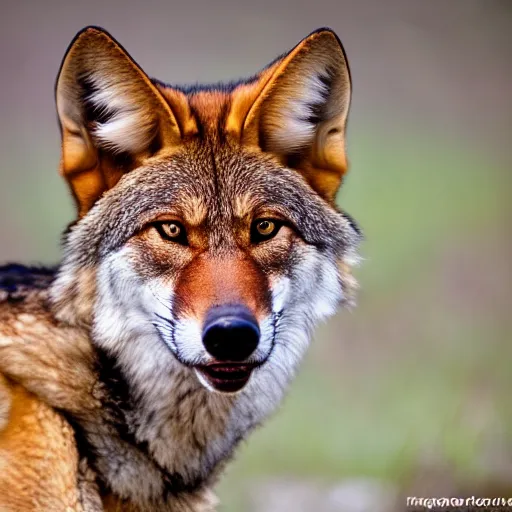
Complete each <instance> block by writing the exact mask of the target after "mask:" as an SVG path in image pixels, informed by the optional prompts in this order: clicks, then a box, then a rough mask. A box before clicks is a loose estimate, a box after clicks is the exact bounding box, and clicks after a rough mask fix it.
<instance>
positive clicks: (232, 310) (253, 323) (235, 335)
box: [203, 305, 260, 362]
mask: <svg viewBox="0 0 512 512" xmlns="http://www.w3.org/2000/svg"><path fill="white" fill-rule="evenodd" d="M259 339H260V329H259V326H258V322H257V320H256V318H255V317H254V315H253V314H252V313H251V312H250V311H249V310H248V309H247V308H246V307H245V306H241V305H229V306H216V307H214V308H212V309H210V311H209V312H208V314H207V316H206V321H205V323H204V328H203V344H204V347H205V349H206V350H207V352H208V353H209V354H210V355H211V356H213V357H214V358H215V359H216V360H217V361H232V362H240V361H245V360H246V359H247V358H248V357H249V356H250V355H251V354H252V353H253V352H254V351H255V350H256V347H257V346H258V342H259Z"/></svg>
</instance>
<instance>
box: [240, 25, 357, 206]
mask: <svg viewBox="0 0 512 512" xmlns="http://www.w3.org/2000/svg"><path fill="white" fill-rule="evenodd" d="M350 93H351V83H350V72H349V68H348V64H347V59H346V57H345V53H344V50H343V47H342V45H341V43H340V41H339V39H338V37H337V36H336V34H335V33H334V32H333V31H332V30H330V29H320V30H317V31H316V32H314V33H312V34H311V35H309V36H308V37H306V38H305V39H303V40H302V41H301V42H300V43H299V44H298V45H297V46H296V47H295V48H294V49H293V50H292V51H291V52H289V53H288V54H287V55H285V56H284V57H282V58H281V59H279V60H278V61H277V62H275V63H273V64H271V65H270V66H269V67H268V68H267V69H266V70H264V71H263V72H262V73H261V74H260V75H259V77H258V79H257V81H256V82H255V83H254V84H252V86H251V87H247V88H245V91H244V93H243V95H242V96H239V97H238V98H237V97H236V94H235V98H234V110H236V109H238V115H240V113H242V115H245V118H244V121H243V124H242V126H241V131H242V133H241V136H242V140H243V142H244V143H246V144H254V145H258V146H259V147H260V148H261V149H262V150H263V151H265V152H268V153H272V154H274V155H276V156H278V157H279V158H280V160H281V161H282V163H283V164H284V165H287V166H288V167H291V168H294V169H297V170H298V171H299V172H301V174H303V176H304V177H305V178H306V180H307V181H308V182H309V184H310V185H311V186H312V188H313V189H314V190H315V191H316V192H317V193H318V194H320V195H321V196H322V197H324V198H325V199H326V200H327V201H330V202H332V201H334V198H335V195H336V192H337V190H338V188H339V186H340V184H341V179H342V177H343V175H344V174H345V172H346V170H347V159H346V154H345V127H346V122H347V116H348V110H349V105H350ZM251 95H252V96H253V97H252V98H251V99H250V101H248V98H250V96H251ZM248 103H250V105H249V106H248ZM244 110H245V112H244ZM232 111H233V110H232Z"/></svg>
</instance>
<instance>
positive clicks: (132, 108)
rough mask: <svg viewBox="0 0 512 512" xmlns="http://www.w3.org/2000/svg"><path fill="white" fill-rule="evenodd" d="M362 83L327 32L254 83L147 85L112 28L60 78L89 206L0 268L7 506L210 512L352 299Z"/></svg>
mask: <svg viewBox="0 0 512 512" xmlns="http://www.w3.org/2000/svg"><path fill="white" fill-rule="evenodd" d="M350 96H351V78H350V72H349V67H348V63H347V58H346V56H345V52H344V50H343V47H342V45H341V43H340V41H339V39H338V37H337V36H336V34H335V33H334V32H333V31H332V30H330V29H327V28H322V29H319V30H317V31H315V32H313V33H311V34H310V35H309V36H307V37H306V38H305V39H303V40H302V41H301V42H300V43H299V44H298V45H297V46H295V47H294V48H293V49H292V50H291V51H289V52H287V53H286V54H284V55H282V56H280V57H279V58H277V59H276V60H274V61H273V62H272V63H271V64H270V65H268V66H267V67H266V68H264V69H263V70H262V71H260V72H259V73H257V74H256V75H254V76H253V77H251V78H248V79H246V80H241V81H237V82H229V83H222V84H213V85H194V86H191V87H183V86H171V85H168V84H165V83H163V82H161V81H158V80H154V79H150V78H149V77H148V76H147V75H146V74H145V73H144V72H143V71H142V69H141V68H140V67H139V66H138V65H137V64H136V63H135V61H134V60H133V59H132V58H131V57H130V56H129V54H128V53H127V52H126V50H124V48H123V47H122V46H121V45H120V44H119V43H118V42H117V41H116V40H115V39H114V38H113V37H112V36H111V35H109V34H108V33H107V32H106V31H105V30H103V29H101V28H98V27H87V28H85V29H84V30H82V31H81V32H79V33H78V34H77V36H76V37H75V39H74V40H73V42H72V43H71V45H70V47H69V48H68V51H67V53H66V55H65V57H64V60H63V62H62V65H61V68H60V71H59V75H58V78H57V82H56V93H55V97H56V106H57V112H58V120H59V125H60V131H61V135H62V156H61V163H60V173H61V174H62V176H63V177H64V178H65V180H66V181H67V183H68V185H69V188H70V191H71V193H72V195H73V198H74V200H75V203H76V209H77V215H76V219H75V221H74V222H72V223H71V224H70V225H69V227H68V229H67V230H66V232H65V233H64V235H63V253H62V259H61V262H60V264H59V265H58V266H57V267H55V268H31V267H24V266H21V265H16V264H11V265H7V266H4V267H2V268H1V269H0V468H1V471H0V509H1V510H2V511H12V512H14V511H16V512H19V511H84V512H97V511H103V510H105V511H117V510H122V511H129V512H144V511H172V512H212V511H214V510H215V509H216V506H217V499H216V497H215V495H214V493H213V490H212V489H213V486H214V484H215V482H216V481H217V479H218V478H219V475H220V474H221V472H222V469H223V468H224V466H225V465H226V463H227V461H229V459H230V458H231V457H232V456H233V453H234V451H235V448H236V447H237V445H238V444H239V443H240V441H241V440H243V439H245V438H246V437H247V436H248V434H249V433H250V432H251V431H252V430H253V429H254V428H255V427H257V426H258V425H260V424H261V423H262V422H263V421H264V419H265V418H267V417H268V416H269V414H271V413H272V412H273V411H274V410H275V409H276V407H277V406H278V404H279V403H280V401H281V399H282V397H283V395H284V393H285V391H286V389H287V388H288V385H289V383H290V381H291V380H292V378H293V376H294V375H295V373H296V370H297V367H298V365H299V363H300V361H301V359H302V357H303V354H304V352H305V350H306V348H307V346H308V343H309V340H310V338H311V335H312V331H313V328H314V326H315V325H316V324H317V322H318V321H319V320H321V319H323V318H326V317H328V316H329V315H332V314H333V313H334V312H335V311H336V310H337V308H338V307H339V306H343V305H345V306H346V305H351V304H352V303H353V301H354V292H355V290H356V282H355V279H354V277H353V275H352V272H351V269H352V267H353V266H354V265H355V264H356V263H357V248H358V244H359V242H360V240H361V236H362V235H361V232H360V230H359V228H358V227H357V225H356V223H355V221H354V220H353V219H352V218H351V217H350V216H349V215H348V214H347V213H345V212H344V211H342V210H341V209H340V208H339V207H337V206H336V203H335V198H336V193H337V191H338V189H339V187H340V185H341V182H342V179H343V177H344V175H345V173H346V171H347V157H346V151H345V140H346V123H347V116H348V111H349V105H350Z"/></svg>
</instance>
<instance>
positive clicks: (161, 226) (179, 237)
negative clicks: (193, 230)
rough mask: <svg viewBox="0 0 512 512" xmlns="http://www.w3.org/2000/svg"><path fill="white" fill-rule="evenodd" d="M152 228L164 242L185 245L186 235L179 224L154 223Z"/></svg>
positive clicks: (173, 222) (174, 222)
mask: <svg viewBox="0 0 512 512" xmlns="http://www.w3.org/2000/svg"><path fill="white" fill-rule="evenodd" d="M154 226H155V228H156V230H157V231H158V234H159V235H160V236H161V237H162V238H163V239H164V240H169V241H171V242H177V243H179V244H182V245H187V243H188V242H187V233H186V231H185V228H184V227H183V226H182V225H181V224H180V223H179V222H176V221H172V222H156V223H155V224H154Z"/></svg>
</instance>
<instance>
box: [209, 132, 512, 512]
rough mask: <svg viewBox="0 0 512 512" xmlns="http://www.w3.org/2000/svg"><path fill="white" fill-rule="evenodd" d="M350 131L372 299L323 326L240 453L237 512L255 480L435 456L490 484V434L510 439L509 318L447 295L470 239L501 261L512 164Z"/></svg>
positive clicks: (371, 469) (328, 476) (363, 272)
mask: <svg viewBox="0 0 512 512" xmlns="http://www.w3.org/2000/svg"><path fill="white" fill-rule="evenodd" d="M409 133H413V135H412V136H411V135H407V134H409ZM404 134H405V135H404ZM351 140H353V144H351V145H350V146H349V155H350V156H351V158H352V169H351V172H350V174H349V177H348V179H347V180H346V183H345V185H344V188H343V190H342V193H341V196H340V198H339V204H340V205H341V206H342V207H343V208H344V209H346V210H347V211H348V212H349V213H351V214H352V215H353V216H354V217H355V218H356V219H357V220H358V221H359V223H360V224H361V226H362V227H363V230H364V232H365V235H366V238H367V240H366V242H365V243H364V245H363V247H362V253H363V256H364V258H365V261H364V263H363V265H362V266H361V268H360V269H358V270H357V275H358V277H359V280H360V283H361V287H362V290H361V301H360V302H361V303H360V305H359V307H358V308H357V309H356V310H355V311H354V312H352V313H349V312H342V313H340V314H339V315H338V317H337V319H336V320H334V321H331V322H330V323H329V324H328V325H327V326H326V327H324V328H323V329H321V331H320V333H319V334H318V336H317V338H319V339H318V340H316V342H315V343H314V346H313V347H312V352H311V354H310V355H309V357H308V359H307V361H306V363H305V365H304V366H303V368H302V370H301V372H300V373H299V375H298V378H297V380H296V382H295V383H294V384H293V386H292V389H291V392H290V395H289V397H288V399H287V400H286V401H285V404H284V406H283V407H282V410H281V411H280V412H278V413H277V415H276V416H275V417H274V418H273V419H271V420H270V421H269V422H268V423H267V424H266V425H264V426H263V428H262V429H261V430H259V431H258V432H256V433H255V434H254V435H253V436H251V438H250V439H249V442H248V443H247V444H246V445H245V446H244V447H243V448H242V449H241V450H240V452H239V456H238V458H237V460H236V462H235V463H234V464H233V465H231V466H230V467H229V469H228V472H227V475H226V476H225V477H224V479H223V480H222V482H221V484H220V486H219V492H220V496H221V499H222V503H223V506H222V508H221V510H222V511H224V512H235V511H240V510H246V509H247V501H246V499H247V495H248V494H249V493H250V489H251V487H252V486H253V484H254V483H255V482H257V481H258V480H261V479H271V478H272V476H282V475H286V476H299V477H309V478H312V479H319V478H320V479H325V480H328V481H331V480H332V481H335V480H339V479H341V478H343V477H349V476H350V477H352V476H367V477H377V478H380V479H383V480H384V481H391V482H394V483H396V484H398V485H399V486H402V487H403V486H407V485H408V484H409V483H410V482H411V481H412V480H414V475H415V474H417V473H418V472H421V470H422V466H424V465H427V466H428V465H434V466H439V471H440V477H439V478H440V479H442V478H443V477H444V475H443V473H442V472H443V471H447V470H448V472H449V473H450V478H453V479H454V480H456V481H457V482H460V483H461V484H463V483H464V482H467V481H478V479H479V478H483V477H486V476H487V474H486V473H487V471H488V468H486V467H483V465H482V458H483V456H484V455H485V450H486V449H487V446H488V444H489V439H492V438H493V436H494V435H495V434H496V433H498V434H501V433H502V431H503V429H505V430H506V431H507V432H508V435H509V436H510V433H511V423H510V422H511V419H512V418H511V416H510V414H509V410H510V409H509V407H508V398H507V391H506V390H507V388H506V387H505V385H506V383H508V384H509V383H510V372H509V364H508V361H510V360H511V357H512V344H511V343H508V341H510V340H511V339H512V336H511V335H512V330H511V329H510V322H509V321H508V315H502V316H501V317H499V318H497V317H496V316H495V315H493V309H492V304H491V305H485V304H484V307H483V310H482V311H481V314H476V313H478V311H479V309H482V308H480V304H478V300H479V297H478V296H475V297H470V299H471V300H473V302H475V301H476V302H477V304H476V305H475V304H462V305H461V306H460V305H459V306H460V307H458V305H457V304H450V303H449V301H450V300H451V299H452V298H455V300H457V298H458V294H461V295H462V297H461V298H463V295H464V290H460V289H458V288H456V289H455V291H454V297H452V296H451V295H450V294H448V295H449V296H448V298H447V297H446V296H443V290H444V288H443V286H444V285H443V278H444V276H443V266H442V265H443V257H444V256H445V253H446V252H448V254H450V251H451V250H452V248H455V249H456V248H457V247H458V246H459V245H460V244H462V245H463V249H462V250H461V251H462V255H463V257H464V254H466V253H465V252H464V251H465V250H466V247H467V250H468V251H469V252H470V253H471V252H476V253H477V256H475V257H474V258H478V257H479V255H480V254H482V255H483V256H486V257H487V258H488V260H487V261H485V260H482V261H479V260H478V259H477V261H476V266H475V267H474V272H475V274H478V273H482V272H485V271H486V269H489V270H490V271H489V274H493V273H494V272H499V271H500V269H499V268H494V267H493V250H495V251H498V252H499V251H500V250H501V249H502V248H501V247H500V244H501V238H500V233H501V236H503V233H505V232H506V231H505V230H506V229H507V226H508V220H509V219H510V213H511V208H510V204H509V199H508V198H509V197H510V196H509V191H510V178H509V177H508V174H507V173H505V172H503V171H504V169H503V168H501V167H500V166H499V165H498V164H497V163H492V161H491V159H490V158H489V155H484V154H478V153H477V152H476V151H473V150H472V149H470V148H467V147H464V146H462V145H461V146H460V147H458V148H457V147H456V145H455V147H454V144H453V141H449V142H450V146H448V145H447V144H445V143H443V141H442V140H435V137H434V138H433V139H432V140H427V139H426V138H425V137H421V135H420V133H419V130H418V128H417V127H415V128H414V130H407V129H404V131H403V132H402V133H401V134H397V133H386V131H385V130H382V131H379V132H378V133H377V131H376V132H375V133H374V134H373V136H372V135H371V134H370V135H369V134H368V132H365V133H364V134H361V133H359V134H355V135H354V136H353V137H352V139H351ZM489 240H491V241H492V242H493V243H494V242H495V243H496V244H497V246H496V248H495V249H493V247H492V245H491V246H489V245H488V244H489ZM482 247H484V249H483V250H482ZM457 254H458V253H457V252H455V255H454V256H453V258H455V259H456V258H457ZM501 260H503V258H501ZM472 263H473V262H470V266H471V265H472ZM453 264H454V265H455V268H457V265H458V264H459V262H458V261H457V260H456V261H455V262H453ZM506 270H507V269H505V275H502V276H501V279H503V280H504V281H505V280H507V282H510V274H508V275H507V274H506ZM445 272H446V271H445ZM448 273H449V269H448ZM484 280H485V279H484ZM477 294H478V290H477ZM452 295H453V294H452ZM509 297H510V295H509ZM462 302H463V301H462ZM502 309H503V308H502ZM402 310H403V311H402ZM473 313H475V314H473ZM367 324H369V325H370V327H367ZM389 324H391V325H389ZM396 324H398V325H396ZM400 324H402V325H400ZM347 326H348V328H347V329H345V327H347ZM346 331H348V332H347V334H346V336H347V338H349V337H350V334H351V333H352V334H353V335H354V336H353V337H354V339H345V332H346ZM337 333H340V334H337ZM381 333H383V334H381ZM359 338H360V339H359ZM358 343H361V344H362V345H363V348H362V349H360V351H359V352H360V353H359V355H358V356H356V357H354V356H353V352H354V351H353V350H352V348H351V344H358ZM347 348H348V349H349V350H347V352H348V356H349V357H348V360H345V354H344V349H347ZM356 353H357V350H356ZM351 354H352V355H351ZM335 358H337V359H338V364H336V361H335V360H333V359H335ZM327 361H329V362H330V364H329V363H326V362H327ZM482 381H483V383H482ZM482 389H483V390H482ZM508 439H509V440H512V436H510V437H508Z"/></svg>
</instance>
